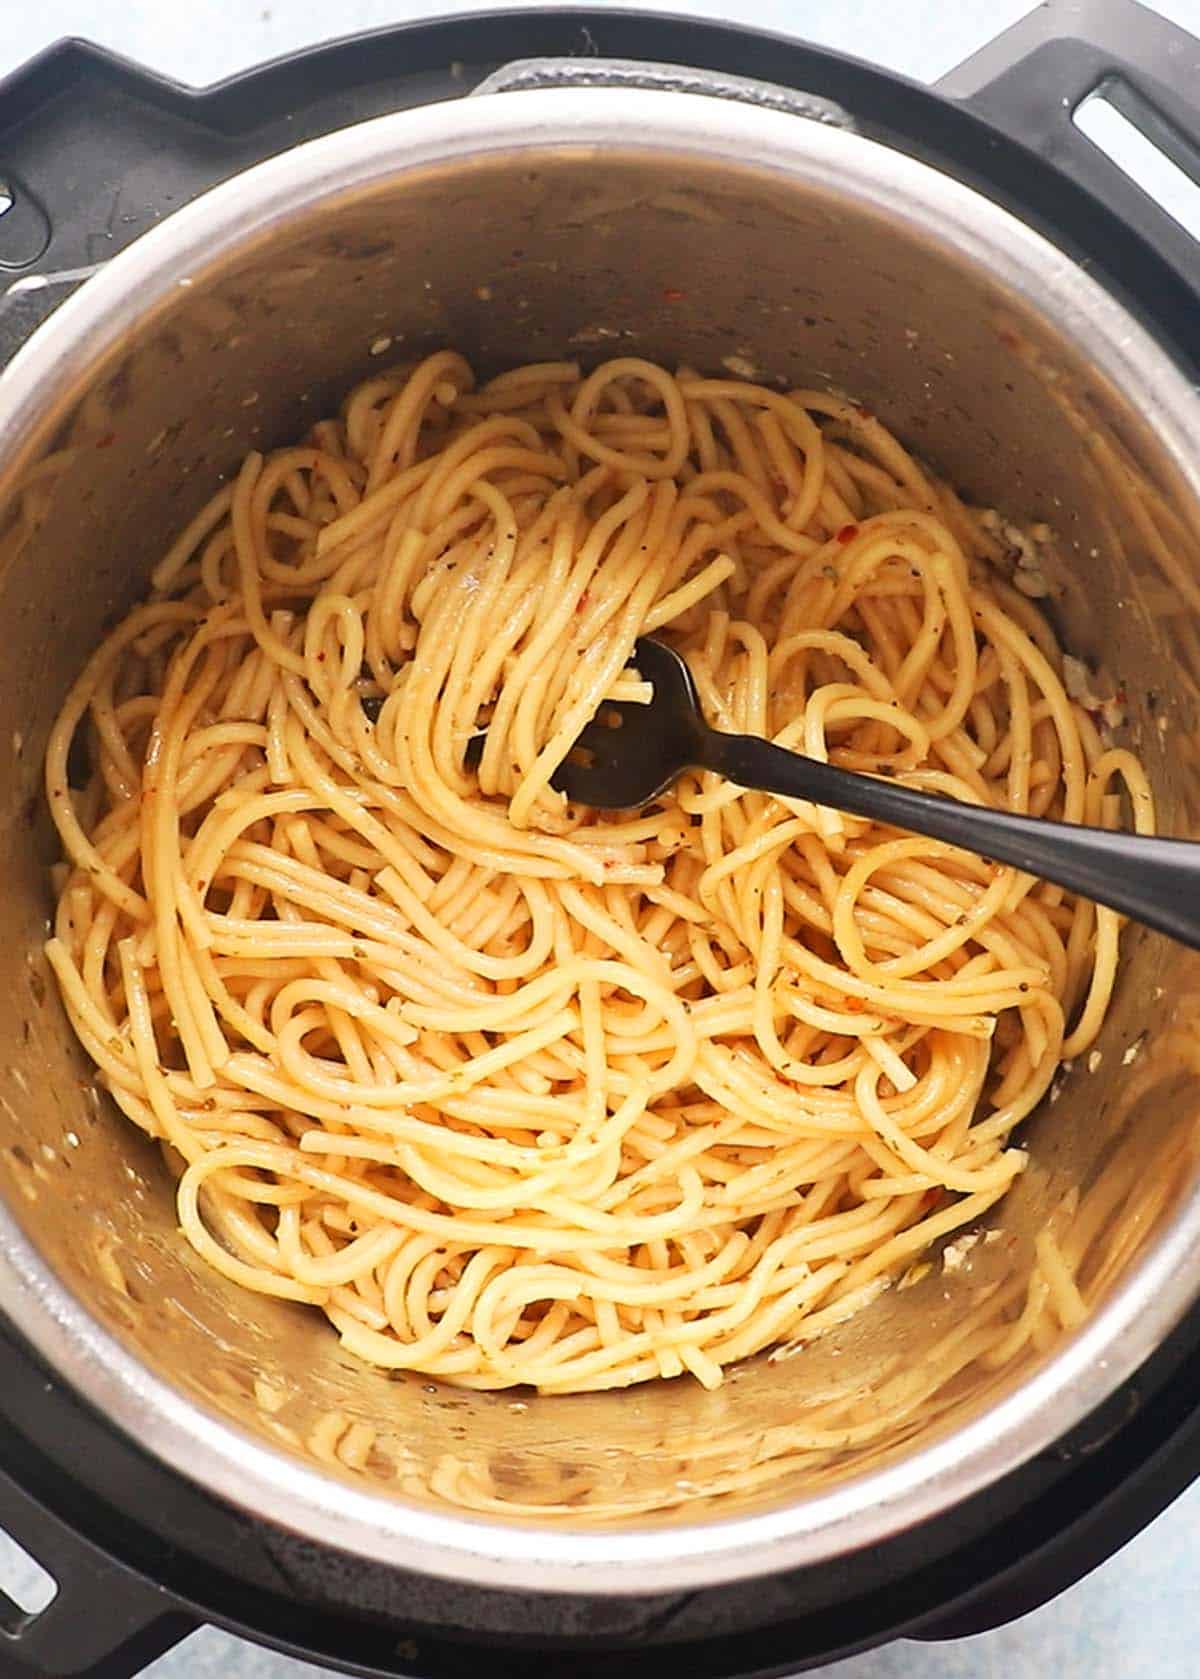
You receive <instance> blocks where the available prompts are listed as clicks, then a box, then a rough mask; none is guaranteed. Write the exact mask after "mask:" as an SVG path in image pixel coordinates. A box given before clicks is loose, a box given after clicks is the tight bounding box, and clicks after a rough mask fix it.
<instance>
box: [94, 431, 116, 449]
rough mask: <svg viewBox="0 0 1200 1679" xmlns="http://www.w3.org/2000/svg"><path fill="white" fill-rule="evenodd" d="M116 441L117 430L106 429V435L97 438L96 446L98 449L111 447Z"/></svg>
mask: <svg viewBox="0 0 1200 1679" xmlns="http://www.w3.org/2000/svg"><path fill="white" fill-rule="evenodd" d="M116 441H117V434H116V432H115V431H106V432H105V434H104V436H103V437H101V438H99V439H98V440H97V443H96V447H97V449H111V448H112V446H113V444H114V443H115V442H116Z"/></svg>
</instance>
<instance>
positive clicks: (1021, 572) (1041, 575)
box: [979, 507, 1054, 600]
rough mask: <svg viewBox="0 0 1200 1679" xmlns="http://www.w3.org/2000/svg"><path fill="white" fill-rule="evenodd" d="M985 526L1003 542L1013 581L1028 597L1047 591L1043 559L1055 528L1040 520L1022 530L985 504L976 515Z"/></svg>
mask: <svg viewBox="0 0 1200 1679" xmlns="http://www.w3.org/2000/svg"><path fill="white" fill-rule="evenodd" d="M979 523H980V524H981V525H982V526H983V528H984V530H986V531H989V532H990V533H991V535H992V536H994V537H996V539H997V540H998V541H1000V542H1003V543H1004V545H1005V547H1006V548H1007V549H1008V556H1009V558H1010V559H1011V560H1012V561H1013V566H1014V569H1013V573H1012V584H1013V587H1014V588H1016V589H1019V590H1020V591H1021V593H1022V594H1023V595H1028V596H1029V597H1030V599H1031V600H1039V599H1041V598H1042V597H1043V596H1045V595H1048V594H1049V593H1050V585H1049V583H1048V582H1047V581H1046V573H1045V570H1044V569H1043V563H1042V562H1043V559H1044V558H1045V555H1046V553H1047V551H1048V550H1049V549H1051V548H1052V547H1053V544H1054V532H1053V531H1052V530H1051V529H1050V526H1049V525H1047V524H1044V523H1042V522H1040V521H1039V522H1038V523H1037V524H1036V525H1031V526H1030V527H1029V529H1028V531H1023V530H1022V529H1021V527H1020V525H1015V524H1014V523H1013V522H1012V520H1011V519H1005V518H1004V517H1003V516H1002V515H1001V514H1000V513H999V512H997V510H996V509H995V508H994V507H988V508H985V509H984V511H983V512H982V513H981V514H980V515H979Z"/></svg>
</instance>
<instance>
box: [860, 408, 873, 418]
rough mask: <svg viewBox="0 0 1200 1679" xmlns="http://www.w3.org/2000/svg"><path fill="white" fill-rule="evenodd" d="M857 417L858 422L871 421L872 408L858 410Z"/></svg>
mask: <svg viewBox="0 0 1200 1679" xmlns="http://www.w3.org/2000/svg"><path fill="white" fill-rule="evenodd" d="M858 417H859V419H860V420H873V419H874V418H875V411H874V409H872V408H860V409H859V411H858Z"/></svg>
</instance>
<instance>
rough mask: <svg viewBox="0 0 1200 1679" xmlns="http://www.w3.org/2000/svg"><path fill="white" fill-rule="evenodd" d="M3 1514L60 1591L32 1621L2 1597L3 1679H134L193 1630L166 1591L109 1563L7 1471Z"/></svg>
mask: <svg viewBox="0 0 1200 1679" xmlns="http://www.w3.org/2000/svg"><path fill="white" fill-rule="evenodd" d="M0 1514H2V1516H3V1525H4V1530H5V1531H6V1532H7V1533H8V1534H9V1535H10V1536H11V1537H12V1538H13V1539H15V1540H16V1541H17V1543H18V1544H19V1545H20V1546H21V1547H22V1549H23V1550H24V1551H25V1552H26V1554H27V1555H28V1556H31V1557H34V1558H35V1559H36V1560H38V1561H39V1562H42V1561H43V1560H44V1561H45V1563H46V1565H47V1566H48V1568H49V1569H51V1570H52V1577H53V1579H54V1581H55V1584H56V1586H57V1591H56V1594H55V1596H54V1597H53V1598H52V1600H51V1601H50V1602H49V1603H48V1604H47V1605H46V1607H45V1608H43V1609H41V1610H40V1611H37V1612H34V1613H28V1612H26V1611H25V1610H23V1609H22V1608H21V1606H20V1605H19V1604H18V1603H16V1602H14V1601H13V1599H12V1598H10V1597H9V1596H8V1594H7V1593H6V1592H4V1591H3V1590H0V1679H44V1676H45V1675H49V1674H54V1675H56V1676H58V1679H133V1675H136V1674H139V1673H141V1671H142V1669H143V1668H144V1667H145V1666H146V1665H147V1664H148V1663H149V1662H152V1661H153V1660H154V1659H155V1658H156V1657H157V1656H160V1655H162V1654H163V1652H164V1651H166V1650H169V1649H171V1647H172V1646H173V1645H175V1644H177V1643H179V1641H180V1639H182V1638H185V1637H186V1636H187V1635H188V1633H190V1632H192V1631H194V1630H195V1628H196V1625H197V1622H196V1620H195V1618H194V1617H193V1616H191V1615H189V1614H188V1613H187V1612H186V1611H185V1610H184V1609H183V1607H182V1606H181V1605H180V1604H179V1603H178V1601H177V1600H176V1599H175V1598H173V1597H172V1596H171V1595H170V1593H169V1592H168V1591H166V1589H165V1588H163V1587H161V1586H156V1585H154V1584H153V1583H152V1582H151V1581H149V1580H147V1579H145V1578H144V1577H143V1576H142V1575H140V1574H137V1573H135V1572H134V1571H133V1570H132V1569H129V1568H126V1567H125V1566H124V1565H123V1564H122V1563H119V1562H115V1561H114V1560H113V1559H112V1558H110V1557H108V1556H106V1555H105V1553H104V1552H103V1551H102V1550H100V1549H98V1548H97V1547H96V1546H94V1545H92V1544H91V1543H90V1542H89V1541H88V1540H87V1539H85V1538H84V1537H83V1536H82V1535H81V1534H80V1533H78V1532H76V1531H75V1530H74V1529H73V1528H71V1527H68V1526H67V1525H66V1524H65V1523H64V1522H62V1521H60V1520H59V1519H58V1517H57V1516H56V1515H54V1514H52V1513H51V1511H50V1510H49V1509H48V1508H47V1507H46V1506H45V1505H44V1504H42V1503H40V1502H39V1500H38V1499H37V1498H36V1497H35V1496H34V1494H33V1493H32V1492H30V1491H27V1490H25V1488H23V1487H21V1486H18V1484H17V1483H16V1481H14V1480H13V1479H12V1477H11V1476H10V1475H9V1474H8V1472H7V1470H6V1469H4V1468H2V1467H0Z"/></svg>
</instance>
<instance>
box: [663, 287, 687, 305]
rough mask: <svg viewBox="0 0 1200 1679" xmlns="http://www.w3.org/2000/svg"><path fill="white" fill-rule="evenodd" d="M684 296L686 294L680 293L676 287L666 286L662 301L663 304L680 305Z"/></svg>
mask: <svg viewBox="0 0 1200 1679" xmlns="http://www.w3.org/2000/svg"><path fill="white" fill-rule="evenodd" d="M686 296H687V293H686V292H685V291H680V289H679V287H678V286H668V287H667V288H666V290H665V291H664V292H663V301H664V302H665V303H682V302H683V300H684V298H685V297H686Z"/></svg>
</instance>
